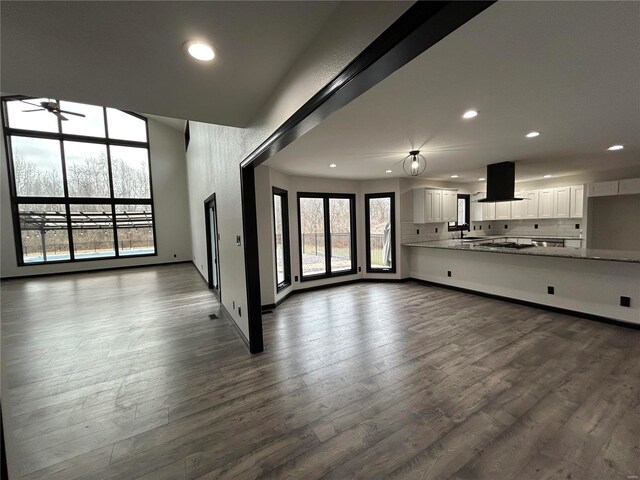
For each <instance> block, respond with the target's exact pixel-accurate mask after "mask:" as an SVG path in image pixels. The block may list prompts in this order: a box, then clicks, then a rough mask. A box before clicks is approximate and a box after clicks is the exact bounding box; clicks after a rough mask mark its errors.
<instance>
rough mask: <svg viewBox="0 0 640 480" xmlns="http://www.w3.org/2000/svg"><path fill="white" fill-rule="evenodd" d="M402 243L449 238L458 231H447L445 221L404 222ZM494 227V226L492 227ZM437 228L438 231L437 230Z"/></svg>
mask: <svg viewBox="0 0 640 480" xmlns="http://www.w3.org/2000/svg"><path fill="white" fill-rule="evenodd" d="M401 225H402V227H401V243H414V242H430V241H434V240H447V239H449V238H451V236H452V235H453V234H454V233H455V234H456V235H458V236H459V235H460V234H459V233H458V232H449V231H447V224H446V223H445V222H443V223H408V222H402V224H401ZM492 228H493V227H492ZM436 229H437V232H436ZM418 231H420V233H418Z"/></svg>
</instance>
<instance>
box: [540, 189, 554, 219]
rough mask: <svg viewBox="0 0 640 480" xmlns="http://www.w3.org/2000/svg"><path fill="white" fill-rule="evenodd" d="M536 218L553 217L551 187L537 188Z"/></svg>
mask: <svg viewBox="0 0 640 480" xmlns="http://www.w3.org/2000/svg"><path fill="white" fill-rule="evenodd" d="M538 218H553V188H545V189H543V190H538Z"/></svg>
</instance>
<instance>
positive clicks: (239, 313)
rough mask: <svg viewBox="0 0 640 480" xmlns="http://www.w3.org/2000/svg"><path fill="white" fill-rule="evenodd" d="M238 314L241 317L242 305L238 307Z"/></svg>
mask: <svg viewBox="0 0 640 480" xmlns="http://www.w3.org/2000/svg"><path fill="white" fill-rule="evenodd" d="M238 316H239V317H241V316H242V307H238Z"/></svg>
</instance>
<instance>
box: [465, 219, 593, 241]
mask: <svg viewBox="0 0 640 480" xmlns="http://www.w3.org/2000/svg"><path fill="white" fill-rule="evenodd" d="M576 225H577V226H578V228H576ZM489 226H490V227H491V228H489ZM473 227H476V229H475V230H474V229H473ZM471 232H472V233H475V234H478V235H532V236H536V237H541V236H545V235H549V236H556V237H575V238H580V237H581V235H582V219H581V218H538V219H527V220H491V221H486V222H472V224H471Z"/></svg>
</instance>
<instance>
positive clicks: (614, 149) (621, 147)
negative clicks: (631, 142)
mask: <svg viewBox="0 0 640 480" xmlns="http://www.w3.org/2000/svg"><path fill="white" fill-rule="evenodd" d="M623 148H624V145H611V146H610V147H609V148H607V150H609V151H611V152H615V151H616V150H622V149H623Z"/></svg>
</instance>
